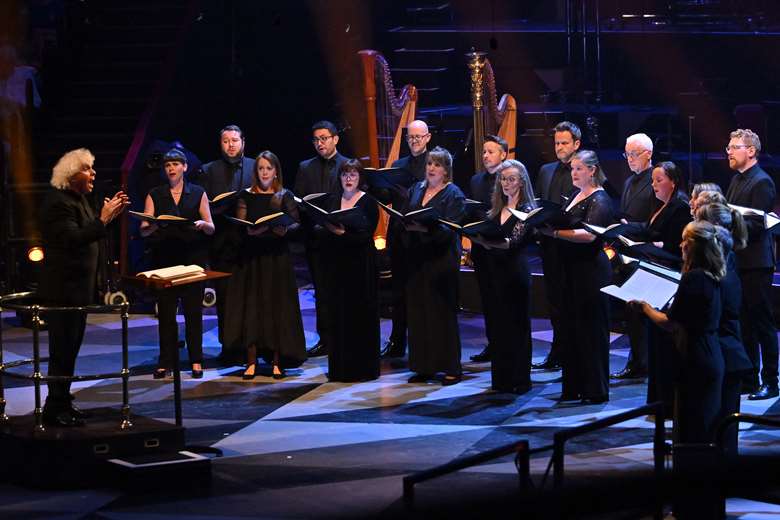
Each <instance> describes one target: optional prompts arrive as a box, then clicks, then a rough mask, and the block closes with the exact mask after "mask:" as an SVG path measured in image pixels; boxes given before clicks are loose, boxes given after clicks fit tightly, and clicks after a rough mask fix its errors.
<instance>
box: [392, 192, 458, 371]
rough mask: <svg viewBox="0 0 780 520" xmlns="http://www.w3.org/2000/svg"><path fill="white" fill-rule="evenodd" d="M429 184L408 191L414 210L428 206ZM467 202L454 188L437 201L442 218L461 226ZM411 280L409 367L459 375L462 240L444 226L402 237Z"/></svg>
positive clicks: (408, 289)
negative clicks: (459, 273)
mask: <svg viewBox="0 0 780 520" xmlns="http://www.w3.org/2000/svg"><path fill="white" fill-rule="evenodd" d="M424 194H425V182H420V183H417V184H415V185H413V186H412V187H411V188H409V210H410V211H412V210H416V209H420V208H422V207H423V205H422V198H423V195H424ZM465 200H466V197H465V196H464V195H463V192H462V191H460V188H458V187H457V186H456V185H455V184H453V183H449V184H447V186H445V187H444V188H443V189H442V190H441V191H440V192H439V193H437V194H436V195H434V196H433V198H432V199H431V200H430V201H429V202H428V204H427V205H426V207H428V206H432V207H434V208H436V210H437V211H438V212H439V215H440V216H441V218H443V219H445V220H448V221H450V222H455V223H459V222H461V221H462V220H463V218H464V217H465V213H466V205H465ZM403 244H404V248H405V249H406V258H407V262H408V264H407V269H408V279H407V281H406V295H407V308H406V317H407V323H408V327H409V368H410V369H411V370H412V371H413V372H417V373H418V374H421V375H433V374H436V373H437V372H444V373H446V374H448V375H453V376H459V375H460V373H461V366H460V331H459V330H458V272H459V269H460V237H459V236H458V234H457V233H455V232H454V231H451V230H449V229H448V228H446V227H444V225H443V224H440V225H435V226H432V227H431V228H430V229H429V231H428V232H427V233H420V232H416V231H409V232H405V233H404V234H403Z"/></svg>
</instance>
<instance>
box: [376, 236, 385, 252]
mask: <svg viewBox="0 0 780 520" xmlns="http://www.w3.org/2000/svg"><path fill="white" fill-rule="evenodd" d="M374 247H375V248H376V249H377V251H382V250H383V249H384V248H386V247H387V240H385V237H376V238H375V239H374Z"/></svg>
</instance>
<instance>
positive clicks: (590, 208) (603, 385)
mask: <svg viewBox="0 0 780 520" xmlns="http://www.w3.org/2000/svg"><path fill="white" fill-rule="evenodd" d="M575 196H576V192H575V193H572V196H571V198H570V199H569V200H572V198H573V197H575ZM564 215H565V217H566V218H567V219H568V222H569V225H568V227H569V228H571V229H573V228H575V227H577V226H578V223H579V222H587V223H588V224H595V225H597V226H608V225H609V224H611V223H612V222H613V221H614V219H613V216H612V202H611V200H610V198H609V195H607V193H606V192H605V191H604V190H598V191H595V192H593V193H592V194H591V195H590V196H589V197H587V198H586V199H584V200H581V201H580V202H578V203H577V204H576V205H575V206H573V207H572V208H571V209H568V210H566V211H565V212H564ZM559 247H560V258H561V260H562V263H563V272H564V283H563V286H564V293H565V295H566V297H565V298H564V313H563V322H564V323H563V329H564V331H565V337H566V341H565V342H564V344H565V345H568V346H570V348H568V349H566V350H565V351H564V352H563V359H562V368H563V383H562V387H561V398H562V399H563V400H570V399H577V398H579V397H582V398H583V399H592V400H596V401H603V400H606V399H608V398H609V299H608V297H607V295H606V294H604V293H602V292H601V291H600V289H601V288H602V287H604V286H606V285H609V283H610V280H611V277H612V271H611V269H610V265H609V259H608V258H607V255H606V253H604V249H603V247H602V241H601V240H599V239H598V238H596V240H594V241H593V242H590V243H574V242H568V241H564V240H559Z"/></svg>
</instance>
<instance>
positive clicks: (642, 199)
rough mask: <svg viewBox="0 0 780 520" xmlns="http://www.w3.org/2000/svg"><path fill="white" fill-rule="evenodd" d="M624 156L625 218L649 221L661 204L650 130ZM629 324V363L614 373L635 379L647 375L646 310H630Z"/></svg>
mask: <svg viewBox="0 0 780 520" xmlns="http://www.w3.org/2000/svg"><path fill="white" fill-rule="evenodd" d="M623 157H625V158H626V161H627V162H628V168H629V170H631V176H630V177H629V178H628V179H626V182H625V184H624V185H623V193H622V194H621V196H620V213H621V214H622V215H621V218H622V219H625V220H627V221H629V222H647V221H649V219H650V217H651V216H652V214H653V213H655V211H656V210H657V209H658V208H659V207H660V204H661V201H659V200H658V198H657V197H656V196H655V192H654V191H653V185H652V183H653V176H652V171H653V140H652V139H650V137H648V136H647V134H634V135H631V136H629V137H628V138H627V139H626V148H625V152H624V153H623ZM626 328H627V332H628V338H629V341H630V344H631V351H630V353H629V355H628V361H627V362H626V366H625V367H624V368H623V370H621V371H620V372H616V373H614V374H612V376H611V377H612V378H614V379H635V378H642V377H645V376H646V375H647V343H648V341H649V334H650V324H649V322H648V320H647V318H645V316H644V315H643V314H640V313H635V312H628V313H626Z"/></svg>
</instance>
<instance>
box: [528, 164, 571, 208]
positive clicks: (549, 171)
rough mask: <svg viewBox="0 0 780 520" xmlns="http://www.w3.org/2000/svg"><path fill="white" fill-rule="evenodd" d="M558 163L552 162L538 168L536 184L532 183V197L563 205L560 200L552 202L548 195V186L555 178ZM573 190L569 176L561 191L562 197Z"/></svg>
mask: <svg viewBox="0 0 780 520" xmlns="http://www.w3.org/2000/svg"><path fill="white" fill-rule="evenodd" d="M559 164H561V162H560V161H553V162H550V163H547V164H543V165H542V167H541V168H539V173H538V174H536V182H535V183H534V197H536V198H539V199H542V200H547V201H550V202H554V203H556V204H563V201H562V200H553V199H552V198H551V195H550V186H551V184H552V180H553V177H555V170H556V169H557V168H558V165H559ZM573 189H574V185H572V183H571V176H569V179H568V182H567V183H566V186H565V187H564V189H563V193H562V195H565V194H567V193H570V192H571V191H572V190H573Z"/></svg>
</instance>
